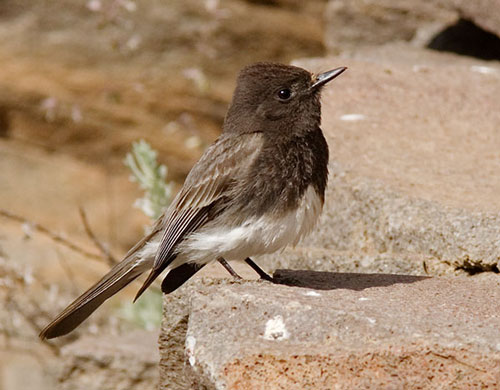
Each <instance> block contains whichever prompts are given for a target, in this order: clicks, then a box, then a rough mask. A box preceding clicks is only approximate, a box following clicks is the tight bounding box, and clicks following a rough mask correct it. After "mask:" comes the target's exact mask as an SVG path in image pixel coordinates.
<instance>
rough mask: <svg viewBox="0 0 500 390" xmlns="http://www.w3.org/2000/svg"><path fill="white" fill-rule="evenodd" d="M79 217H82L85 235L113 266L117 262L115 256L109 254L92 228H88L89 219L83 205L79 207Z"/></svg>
mask: <svg viewBox="0 0 500 390" xmlns="http://www.w3.org/2000/svg"><path fill="white" fill-rule="evenodd" d="M78 210H79V211H80V217H81V218H82V223H83V227H84V228H85V232H86V233H87V236H89V238H90V240H91V241H92V242H93V243H94V245H95V246H96V247H97V249H99V251H100V252H101V254H102V256H103V257H104V258H105V259H106V261H107V262H108V264H109V265H110V266H113V265H115V264H116V263H117V261H116V259H115V257H114V256H113V255H112V254H111V252H110V251H109V249H108V248H107V247H106V246H105V245H104V244H103V243H102V242H101V241H99V239H98V238H97V237H96V235H95V234H94V232H93V231H92V229H91V228H90V225H89V221H88V219H87V214H86V213H85V210H84V209H83V207H79V209H78Z"/></svg>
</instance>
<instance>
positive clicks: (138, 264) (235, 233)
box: [40, 63, 346, 339]
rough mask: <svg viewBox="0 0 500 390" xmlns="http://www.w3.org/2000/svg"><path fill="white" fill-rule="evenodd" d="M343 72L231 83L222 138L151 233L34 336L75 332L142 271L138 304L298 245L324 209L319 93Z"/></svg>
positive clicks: (258, 70) (290, 73)
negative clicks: (218, 268) (152, 292)
mask: <svg viewBox="0 0 500 390" xmlns="http://www.w3.org/2000/svg"><path fill="white" fill-rule="evenodd" d="M345 70H346V68H345V67H342V68H337V69H334V70H331V71H328V72H325V73H321V74H319V75H313V74H311V73H310V72H308V71H306V70H304V69H301V68H298V67H295V66H287V65H281V64H272V63H257V64H254V65H250V66H248V67H246V68H244V69H243V70H242V71H241V72H240V74H239V77H238V81H237V86H236V90H235V91H234V95H233V100H232V103H231V105H230V107H229V110H228V112H227V115H226V118H225V120H224V126H223V132H222V134H221V136H220V137H219V138H218V139H217V140H216V141H215V142H214V143H213V144H212V145H211V146H210V147H209V148H208V149H207V151H206V152H205V153H204V154H203V156H202V157H201V158H200V160H199V161H198V163H197V164H196V165H195V166H194V167H193V169H191V172H190V173H189V175H188V176H187V178H186V181H185V182H184V186H183V188H182V189H181V191H180V192H179V193H178V194H177V196H176V198H175V199H174V201H173V202H172V204H171V205H170V206H169V207H168V209H167V210H166V211H165V213H164V214H163V215H162V216H161V217H160V218H159V219H158V220H157V221H156V223H155V224H154V226H153V228H152V231H151V233H149V234H148V235H147V236H146V237H144V238H143V239H142V240H140V241H139V242H138V243H137V244H136V245H135V246H134V247H133V248H132V249H130V251H129V252H128V253H127V255H126V256H125V258H124V259H123V260H122V261H121V262H120V263H118V264H117V265H115V266H114V267H113V268H112V269H111V270H110V271H109V272H108V273H107V274H106V275H105V276H104V277H103V278H102V279H101V280H99V281H98V282H97V283H96V284H95V285H93V286H92V287H91V288H90V289H89V290H87V291H86V292H85V293H84V294H82V295H81V296H80V297H79V298H77V299H76V300H75V301H74V302H73V303H72V304H71V305H69V306H68V307H67V308H66V309H65V310H64V311H63V312H62V313H61V314H59V315H58V316H57V318H56V319H55V320H54V321H52V322H51V323H50V324H49V325H47V327H46V328H45V329H44V330H43V331H42V332H41V333H40V337H41V338H42V339H45V338H48V339H50V338H53V337H58V336H62V335H64V334H67V333H69V332H70V331H72V330H73V329H75V328H76V327H77V326H78V325H79V324H80V323H81V322H82V321H84V320H85V319H86V318H87V317H88V316H89V315H90V314H92V312H93V311H94V310H96V309H97V308H98V307H99V306H100V305H101V304H102V303H103V302H104V301H105V300H106V299H108V298H109V297H111V296H112V295H114V294H115V293H117V292H118V291H119V290H121V289H122V288H124V287H125V286H126V285H128V284H129V283H130V282H132V281H133V280H134V279H135V278H137V277H138V276H139V275H141V274H142V273H143V272H145V271H147V270H151V271H150V274H149V276H148V278H147V279H146V281H145V282H144V284H143V286H142V287H141V288H140V290H139V292H138V293H137V296H136V298H135V299H137V298H138V297H139V296H140V295H141V294H142V293H143V292H144V290H145V289H146V288H147V287H148V286H149V285H150V284H151V283H152V282H153V281H154V280H155V279H156V277H158V276H159V275H160V274H161V273H162V272H163V271H164V270H167V271H168V273H167V274H166V276H165V278H164V279H163V282H162V285H161V286H162V291H163V292H164V293H169V292H172V291H174V290H175V289H176V288H178V287H179V286H181V285H182V284H183V283H184V282H185V281H186V280H188V279H189V278H190V277H191V276H193V275H194V274H195V273H196V272H197V271H198V270H199V269H201V268H202V267H203V266H204V265H205V264H207V263H209V262H211V261H213V260H218V261H220V262H221V263H222V264H223V265H224V266H225V267H226V269H228V271H230V272H231V274H233V275H234V276H237V275H236V274H235V273H234V271H233V270H232V269H231V268H230V267H229V265H228V264H227V262H226V260H244V261H246V262H247V264H249V265H250V266H251V267H252V268H253V269H254V270H256V271H257V272H258V273H259V275H260V276H261V277H262V278H264V279H269V280H272V278H271V277H270V276H268V275H267V274H266V273H265V272H264V271H262V270H261V269H260V268H259V267H258V266H257V264H255V263H254V262H253V261H252V260H251V259H250V256H256V255H261V254H265V253H272V252H275V251H277V250H278V249H282V248H284V247H285V246H287V245H289V244H293V245H295V244H296V243H297V242H298V241H299V239H300V238H301V237H303V236H304V235H305V234H307V233H309V232H310V231H311V229H312V228H313V226H314V224H315V222H316V220H317V219H318V216H319V214H320V213H321V209H322V207H323V203H324V196H325V187H326V182H327V176H328V168H327V164H328V145H327V143H326V140H325V138H324V136H323V133H322V131H321V129H320V124H321V103H320V92H321V88H322V87H323V86H324V85H325V84H326V83H327V82H329V81H330V80H332V79H334V78H335V77H337V76H338V75H340V74H341V73H342V72H344V71H345Z"/></svg>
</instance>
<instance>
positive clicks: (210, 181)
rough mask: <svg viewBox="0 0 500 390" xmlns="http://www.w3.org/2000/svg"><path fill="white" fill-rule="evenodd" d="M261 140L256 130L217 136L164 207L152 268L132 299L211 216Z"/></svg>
mask: <svg viewBox="0 0 500 390" xmlns="http://www.w3.org/2000/svg"><path fill="white" fill-rule="evenodd" d="M262 142H263V139H262V134H260V133H253V134H245V135H242V136H241V137H240V139H239V142H238V144H236V145H235V144H234V136H232V137H221V138H219V140H218V141H217V142H216V143H214V144H213V145H212V146H211V147H210V148H209V149H208V150H207V151H206V152H205V154H204V155H203V156H202V158H201V159H200V161H199V162H198V163H197V164H196V165H195V166H194V167H193V169H192V170H191V172H190V173H189V175H188V177H187V178H186V181H185V183H184V187H183V188H182V190H181V191H180V193H179V194H178V195H177V196H176V198H175V199H174V201H173V202H172V204H171V205H170V207H169V209H168V211H167V217H166V219H165V224H164V227H163V234H162V237H161V240H160V244H159V247H158V252H157V254H156V258H155V261H154V265H153V269H152V270H151V273H150V274H149V276H148V278H147V279H146V281H145V282H144V284H143V286H142V287H141V288H140V290H139V291H138V293H137V295H136V299H137V298H138V297H139V296H140V295H141V294H142V292H144V290H145V289H146V288H147V287H148V286H149V285H150V284H151V283H152V282H153V281H154V279H155V278H156V277H157V276H158V275H159V274H160V273H161V272H162V271H163V270H164V269H165V268H166V267H168V265H169V264H170V263H171V262H172V261H173V260H174V259H175V257H176V253H175V249H176V247H177V245H178V244H179V243H180V242H181V241H182V240H183V239H184V237H186V236H187V235H188V234H190V233H192V232H193V231H196V230H197V229H199V228H200V227H201V226H203V225H204V224H205V223H206V222H208V220H210V219H211V218H213V217H214V215H213V212H212V211H213V207H214V206H215V205H216V204H217V203H218V202H219V201H221V200H223V198H224V197H225V196H227V195H228V194H229V193H230V191H231V189H232V188H233V185H234V183H237V182H238V180H240V179H242V178H243V177H244V175H245V173H246V172H247V169H248V168H249V167H250V166H251V164H252V161H253V160H254V158H255V157H256V155H257V153H258V151H259V150H260V146H261V144H262Z"/></svg>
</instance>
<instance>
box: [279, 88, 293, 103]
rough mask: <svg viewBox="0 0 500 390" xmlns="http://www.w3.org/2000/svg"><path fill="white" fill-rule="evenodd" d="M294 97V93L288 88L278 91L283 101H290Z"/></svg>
mask: <svg viewBox="0 0 500 390" xmlns="http://www.w3.org/2000/svg"><path fill="white" fill-rule="evenodd" d="M291 96H292V92H291V91H290V90H289V89H288V88H283V89H280V90H279V91H278V97H279V98H280V99H281V100H288V99H290V97H291Z"/></svg>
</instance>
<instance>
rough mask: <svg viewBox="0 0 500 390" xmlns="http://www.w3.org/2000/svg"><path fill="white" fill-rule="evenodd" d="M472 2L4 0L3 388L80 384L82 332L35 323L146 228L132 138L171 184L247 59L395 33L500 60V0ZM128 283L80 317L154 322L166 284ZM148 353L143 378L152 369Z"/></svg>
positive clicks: (369, 42)
mask: <svg viewBox="0 0 500 390" xmlns="http://www.w3.org/2000/svg"><path fill="white" fill-rule="evenodd" d="M470 3H471V4H468V3H467V2H465V1H458V0H448V1H446V0H443V1H437V0H436V1H426V2H420V1H416V0H415V1H411V0H405V1H396V0H393V1H391V0H380V1H375V0H372V1H361V0H356V1H347V0H345V1H340V0H331V1H327V0H310V1H301V0H246V1H245V0H199V1H195V0H142V1H133V0H59V1H50V0H39V1H33V0H2V1H1V2H0V300H1V305H2V311H1V312H0V390H17V389H27V388H38V389H53V388H59V386H61V388H76V387H74V385H71V386H73V387H68V386H70V385H68V384H65V381H66V379H67V377H69V376H70V372H71V371H70V369H69V368H68V367H67V366H65V365H64V363H67V360H68V358H64V357H63V356H64V354H63V352H62V349H64V347H65V346H67V345H69V344H71V343H74V342H75V341H77V340H78V338H79V333H78V332H77V333H75V334H74V335H73V336H70V337H68V338H66V339H64V340H59V341H56V342H55V343H50V344H48V343H42V342H40V341H39V340H38V339H37V333H38V332H39V330H40V329H41V327H42V326H43V325H45V324H46V323H47V321H48V320H49V319H50V318H51V317H52V316H53V315H54V314H56V313H57V312H58V311H59V310H60V309H62V308H63V306H64V305H65V304H66V303H68V302H69V301H70V300H71V299H72V298H74V297H76V296H77V295H78V294H79V292H81V291H83V289H85V288H86V287H87V286H88V285H89V284H90V283H91V282H94V281H95V280H96V279H97V278H98V277H99V276H100V275H101V274H102V273H103V272H104V271H105V270H106V269H107V268H108V267H109V264H110V262H111V261H109V257H110V256H111V255H114V256H115V257H116V258H119V257H120V256H121V255H123V254H124V253H125V252H126V251H127V249H128V248H130V247H131V246H132V245H133V244H134V243H135V242H136V241H137V239H138V238H139V237H140V236H141V235H142V234H143V233H144V229H145V227H146V226H147V225H148V223H149V221H150V220H149V218H148V216H147V215H145V213H144V212H143V210H141V208H140V207H134V204H135V203H136V200H137V199H139V198H141V197H142V196H143V189H141V188H140V186H139V185H138V183H137V181H135V182H134V181H131V180H130V176H131V173H132V172H131V170H130V168H129V167H127V166H126V165H125V164H124V159H125V157H126V155H127V153H130V152H131V150H132V143H133V142H135V141H138V140H140V139H143V140H145V141H147V142H148V143H149V144H150V145H151V146H152V148H153V149H155V150H156V151H157V152H158V164H161V165H164V166H165V167H166V168H165V170H166V172H165V173H166V174H165V177H166V180H167V182H168V183H169V186H170V187H169V188H170V189H171V191H172V193H175V191H176V190H177V189H178V188H179V186H180V185H181V184H182V182H183V179H184V178H185V176H186V174H187V173H188V172H189V169H190V168H191V166H192V165H193V164H194V162H195V161H196V160H197V159H198V158H199V157H200V155H201V153H202V152H203V151H204V149H205V147H206V146H207V145H209V144H210V143H211V142H212V141H213V140H214V139H215V138H216V137H217V136H218V134H219V133H220V129H221V125H222V122H223V119H224V115H225V111H226V109H227V105H228V103H229V101H230V98H231V94H232V90H233V88H234V85H235V78H236V75H237V72H238V70H239V69H240V68H241V67H242V66H244V65H246V64H249V63H252V62H256V61H262V60H265V61H278V62H283V63H289V62H291V61H293V60H295V59H299V58H304V57H324V56H327V55H331V56H340V57H344V58H347V57H353V56H355V55H356V53H357V51H358V50H361V49H364V48H366V47H375V48H377V47H379V46H382V45H387V44H392V43H399V44H401V43H402V44H403V45H405V46H403V47H408V50H410V49H411V48H415V47H420V48H427V49H431V50H440V51H449V52H454V53H456V54H459V55H462V56H471V57H475V58H478V59H483V60H488V61H491V60H493V61H498V60H500V39H499V37H498V36H499V35H500V16H499V15H500V13H499V12H498V9H500V3H499V2H498V1H494V0H491V1H489V2H488V1H483V2H480V3H481V4H480V5H476V4H475V3H474V2H470ZM472 3H474V4H472ZM495 7H497V8H495ZM492 10H496V12H492ZM374 53H376V51H374ZM339 61H340V60H339V59H338V58H337V59H334V60H332V63H333V64H334V65H335V66H338V65H342V64H341V63H340V62H339ZM353 77H355V76H353ZM81 210H83V211H81ZM99 244H102V246H103V247H102V248H100V247H99ZM71 246H73V248H71ZM131 290H134V289H130V290H128V292H126V293H125V294H122V295H121V296H120V297H119V298H118V299H117V300H115V301H113V303H111V304H110V305H107V306H105V307H104V308H103V310H101V311H100V312H99V313H97V315H96V316H95V317H93V318H92V320H91V321H89V323H88V324H86V325H85V332H86V333H88V334H96V333H102V332H108V333H110V334H112V335H113V334H114V335H120V334H123V333H125V332H126V333H130V332H132V331H134V329H141V328H146V329H150V330H151V329H153V330H154V329H156V328H157V327H158V326H159V325H158V324H159V318H160V310H161V298H159V294H158V293H157V292H156V293H155V292H154V291H153V292H152V293H151V294H152V297H150V298H147V297H146V300H145V301H144V302H146V303H144V304H143V306H145V307H143V309H144V313H145V314H144V313H137V312H135V313H131V311H130V310H131V309H130V308H129V306H127V305H126V304H123V303H121V302H122V300H130V297H131V294H133V293H134V291H131ZM155 294H156V297H155ZM139 307H140V306H139ZM135 310H136V311H137V310H140V309H135ZM154 313H156V314H154ZM150 317H152V318H150ZM152 345H153V348H154V339H153V342H152ZM90 350H91V349H90ZM79 356H80V358H81V355H79ZM81 359H83V358H81ZM65 360H66V362H64V361H65ZM83 360H85V359H83ZM151 360H152V362H154V360H155V357H152V358H151ZM78 364H80V366H82V365H84V363H82V361H80V362H79V363H78ZM148 364H149V363H148ZM148 364H146V365H145V367H146V368H145V369H144V370H145V371H144V372H147V374H144V373H143V374H142V375H143V377H141V378H142V379H141V380H139V381H138V382H137V383H139V384H140V385H142V386H144V384H145V383H146V384H147V383H150V382H151V383H154V381H155V380H156V379H155V375H156V368H155V366H154V365H151V364H150V365H148ZM73 367H74V366H73ZM148 370H149V371H148ZM65 378H66V379H65ZM87 379H88V380H89V382H86V384H85V386H87V387H86V388H94V387H92V385H91V383H92V381H91V378H90V379H89V378H87ZM148 381H150V382H148ZM64 386H67V387H64ZM127 386H128V387H124V388H135V387H133V386H132V385H130V384H129V385H127ZM95 388H98V387H95ZM99 388H105V387H99ZM114 388H115V389H117V388H121V387H119V386H116V387H114Z"/></svg>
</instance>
